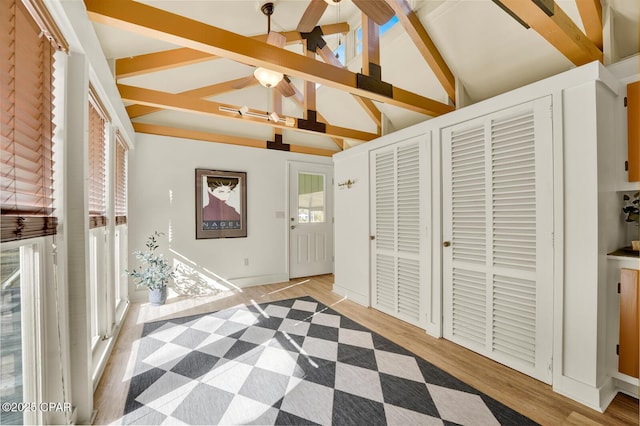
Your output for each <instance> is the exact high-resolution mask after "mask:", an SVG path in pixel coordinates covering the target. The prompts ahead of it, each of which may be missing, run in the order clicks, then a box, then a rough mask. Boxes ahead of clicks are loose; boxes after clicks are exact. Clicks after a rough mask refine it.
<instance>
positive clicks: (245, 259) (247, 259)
mask: <svg viewBox="0 0 640 426" xmlns="http://www.w3.org/2000/svg"><path fill="white" fill-rule="evenodd" d="M244 266H249V258H248V257H245V258H244Z"/></svg>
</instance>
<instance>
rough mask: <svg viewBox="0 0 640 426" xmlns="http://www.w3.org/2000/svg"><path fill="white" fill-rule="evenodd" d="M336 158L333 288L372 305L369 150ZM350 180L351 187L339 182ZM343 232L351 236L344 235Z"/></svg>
mask: <svg viewBox="0 0 640 426" xmlns="http://www.w3.org/2000/svg"><path fill="white" fill-rule="evenodd" d="M348 153H349V151H345V155H342V156H341V157H340V158H339V159H336V161H335V170H334V173H335V182H336V190H335V192H334V200H335V227H334V230H335V241H336V245H335V259H336V262H335V279H334V284H333V290H334V291H335V292H336V293H338V294H341V295H343V296H346V297H348V298H349V299H352V300H354V301H355V302H357V303H359V304H361V305H364V306H370V295H369V293H370V287H369V272H370V271H369V245H370V241H369V222H370V221H369V152H368V151H360V152H359V153H356V155H352V156H351V155H348ZM348 180H351V181H352V182H354V181H355V183H354V184H353V185H352V186H351V188H347V187H345V186H343V187H340V186H337V185H338V184H340V183H344V182H346V181H348ZM342 236H351V238H349V237H347V238H343V237H342Z"/></svg>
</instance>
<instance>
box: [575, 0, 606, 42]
mask: <svg viewBox="0 0 640 426" xmlns="http://www.w3.org/2000/svg"><path fill="white" fill-rule="evenodd" d="M576 6H578V12H579V13H580V18H581V19H582V25H583V26H584V31H585V33H587V37H589V40H591V41H592V42H593V44H595V45H596V46H597V47H598V49H600V50H602V4H601V3H600V0H576Z"/></svg>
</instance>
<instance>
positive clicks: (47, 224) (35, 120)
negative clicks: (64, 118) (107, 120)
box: [0, 0, 66, 242]
mask: <svg viewBox="0 0 640 426" xmlns="http://www.w3.org/2000/svg"><path fill="white" fill-rule="evenodd" d="M25 3H26V4H27V5H28V6H29V9H27V8H26V7H25V6H24V4H23V2H21V1H16V0H7V1H3V2H2V5H1V6H0V23H1V26H2V27H3V28H5V30H4V31H2V32H0V37H1V41H0V57H1V58H2V61H1V62H2V65H1V66H2V75H1V82H0V84H1V86H2V87H1V88H2V90H1V94H0V102H1V108H2V114H1V123H2V125H1V131H0V134H1V139H2V141H1V146H2V151H1V156H0V166H1V167H0V208H1V214H2V222H1V224H0V239H1V241H2V242H8V241H15V240H21V239H26V238H35V237H40V236H45V235H53V234H55V233H56V228H57V218H56V217H55V214H54V213H55V211H54V193H53V166H54V165H53V150H54V146H53V130H54V127H53V123H52V118H53V113H52V110H53V94H52V89H53V61H54V60H53V54H54V53H55V50H56V49H57V48H64V46H66V42H65V41H64V40H63V39H62V38H61V36H60V33H59V31H58V30H57V29H56V28H53V27H50V28H43V27H42V25H49V26H52V25H53V21H52V20H50V19H43V18H42V15H40V14H39V13H45V12H46V8H44V7H43V6H42V4H41V2H37V1H35V0H34V1H29V2H25ZM34 5H35V6H36V7H34ZM32 13H33V15H32ZM34 15H35V16H34ZM43 34H46V35H47V37H43V36H42V35H43ZM55 37H57V38H55ZM51 42H53V43H51Z"/></svg>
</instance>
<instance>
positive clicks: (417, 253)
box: [370, 136, 430, 327]
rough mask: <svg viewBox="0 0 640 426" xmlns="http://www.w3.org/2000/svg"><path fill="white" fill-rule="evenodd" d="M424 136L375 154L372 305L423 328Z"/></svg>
mask: <svg viewBox="0 0 640 426" xmlns="http://www.w3.org/2000/svg"><path fill="white" fill-rule="evenodd" d="M425 138H426V137H424V136H423V137H417V138H413V139H409V140H407V141H404V142H399V143H397V144H394V145H393V146H390V147H385V148H381V149H377V150H375V151H372V152H371V157H370V161H371V193H372V196H371V204H372V205H371V212H372V214H371V232H372V233H371V235H372V236H373V240H372V241H371V242H372V247H371V280H372V283H371V287H372V288H371V290H372V292H371V306H373V307H374V308H376V309H378V310H380V311H383V312H386V313H388V314H390V315H393V316H395V317H397V318H400V319H402V320H404V321H407V322H410V323H412V324H415V325H417V326H420V327H425V323H426V315H425V313H426V308H425V302H424V299H425V277H426V276H427V275H428V274H429V273H430V270H429V268H428V265H429V264H430V263H429V261H430V254H429V253H428V247H429V245H428V244H426V241H427V238H426V219H425V217H426V214H427V212H428V211H429V210H430V200H428V199H427V196H426V188H427V186H428V183H427V176H428V173H427V167H426V165H427V164H429V162H428V161H426V160H427V153H426V151H427V144H426V143H425V142H426V141H425V140H424V139H425Z"/></svg>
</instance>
